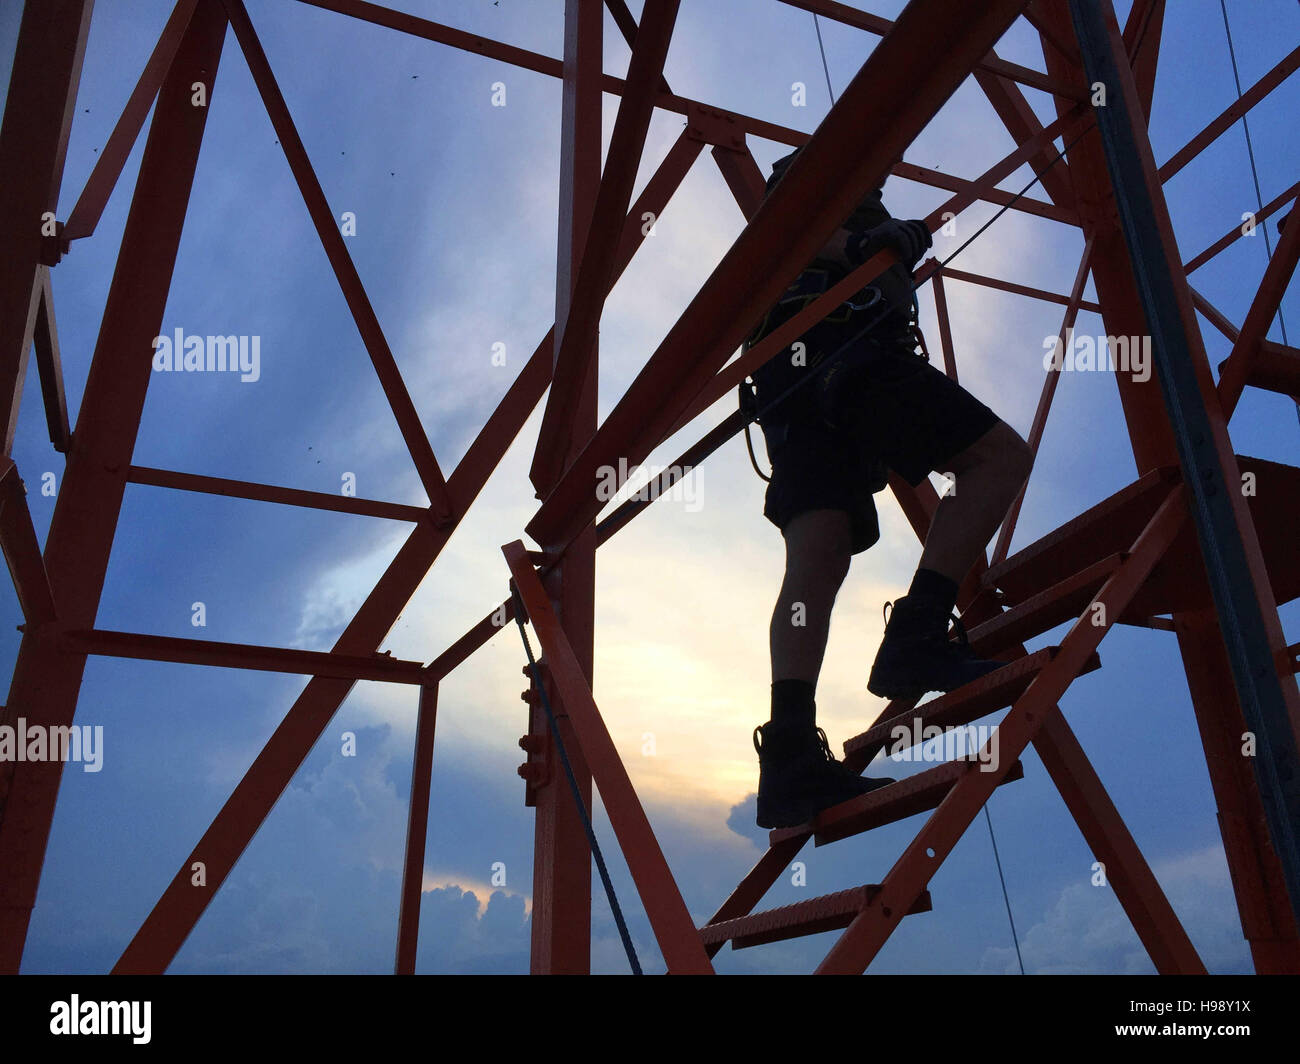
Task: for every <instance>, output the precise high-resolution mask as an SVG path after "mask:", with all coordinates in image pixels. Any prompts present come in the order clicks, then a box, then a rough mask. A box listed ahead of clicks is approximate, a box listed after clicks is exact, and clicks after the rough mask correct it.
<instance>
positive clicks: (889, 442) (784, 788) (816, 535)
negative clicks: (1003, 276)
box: [742, 150, 1033, 828]
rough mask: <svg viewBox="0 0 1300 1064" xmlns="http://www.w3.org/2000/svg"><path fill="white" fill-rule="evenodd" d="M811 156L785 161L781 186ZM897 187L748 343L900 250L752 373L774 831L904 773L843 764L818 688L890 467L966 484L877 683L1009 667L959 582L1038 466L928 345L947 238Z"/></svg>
mask: <svg viewBox="0 0 1300 1064" xmlns="http://www.w3.org/2000/svg"><path fill="white" fill-rule="evenodd" d="M798 155H799V150H796V151H794V152H792V153H791V154H789V155H787V156H785V157H784V158H782V159H779V160H778V161H777V162H776V164H775V165H774V166H773V169H772V175H771V177H770V178H769V179H768V182H767V194H768V195H770V194H771V192H772V190H773V189H774V188H775V187H776V185H777V184H778V183H779V182H780V180H781V178H782V176H783V175H784V174H785V172H786V170H787V169H788V167H789V166H790V164H791V163H792V162H793V161H794V160H795V159H796V158H797V157H798ZM882 188H883V182H882V186H881V187H877V188H875V189H873V190H872V192H871V193H869V194H868V195H867V196H866V197H865V198H864V199H863V200H862V201H861V203H859V204H858V206H857V207H856V208H855V209H854V211H853V213H852V214H851V215H850V216H849V217H848V218H847V219H846V220H845V221H844V223H843V224H842V225H841V227H840V228H839V229H838V230H837V231H836V232H835V233H834V234H833V235H832V236H831V238H830V240H829V241H828V242H827V244H826V245H825V246H824V247H823V248H822V250H821V251H820V252H819V253H818V255H817V256H816V257H815V258H814V259H813V261H812V262H811V263H810V264H809V265H808V267H807V268H806V269H805V270H804V271H803V272H802V273H801V274H800V275H799V277H798V278H797V279H796V280H795V281H794V282H793V283H792V284H791V285H790V287H789V288H788V289H787V290H786V291H785V293H784V294H783V295H782V297H781V299H780V300H778V302H777V303H776V305H775V306H773V307H772V308H771V309H770V310H769V311H768V313H767V315H766V316H765V317H764V318H763V320H762V321H761V322H760V323H759V324H758V325H757V326H756V328H755V329H754V330H753V332H752V333H751V334H750V336H749V337H748V339H747V340H746V341H745V347H746V349H748V348H750V347H753V346H754V345H755V344H757V343H758V342H760V341H761V340H762V339H763V338H764V337H765V336H767V335H768V334H769V333H771V332H772V331H773V330H774V329H776V328H778V327H779V326H780V325H782V324H784V323H785V322H786V321H788V320H789V319H790V318H792V317H793V316H794V315H795V314H796V313H798V312H799V311H800V310H802V309H803V308H804V307H805V306H807V305H808V304H809V303H810V302H812V301H813V300H814V299H816V298H817V297H818V296H819V295H821V294H822V293H823V292H825V291H826V290H828V289H829V288H831V287H832V286H834V285H835V284H836V283H838V282H839V281H840V280H842V279H843V278H844V277H846V276H847V275H848V274H849V273H850V272H851V271H852V270H853V269H854V268H856V267H857V266H859V265H861V264H862V263H863V262H865V261H866V260H867V259H869V258H871V257H872V256H873V255H875V254H876V253H877V252H878V251H881V250H882V249H886V248H888V249H891V250H893V251H894V252H895V253H896V254H897V256H898V260H899V261H898V262H897V263H896V264H894V265H891V266H890V267H889V268H888V269H887V270H885V272H884V273H883V274H881V276H880V277H879V278H878V279H877V280H876V281H875V282H874V283H873V284H872V285H870V286H868V287H867V288H865V289H863V290H861V291H860V292H858V293H855V295H854V296H852V297H851V298H850V299H849V300H847V301H846V302H845V303H844V304H843V305H842V306H840V307H839V308H837V309H836V310H835V311H833V312H832V313H831V314H830V315H828V316H827V317H826V318H825V319H824V320H823V321H822V322H820V323H819V324H818V325H816V326H814V327H813V328H811V329H809V330H808V331H807V332H806V333H804V334H803V335H802V336H801V337H800V338H799V340H798V341H797V342H795V343H794V344H792V345H791V347H790V348H789V349H788V350H787V351H785V352H782V353H778V354H777V355H775V356H774V357H772V358H771V359H769V360H768V361H767V362H766V363H765V364H764V365H762V366H761V367H759V368H758V369H757V370H756V371H755V372H754V373H753V374H752V378H753V382H754V383H753V388H752V389H750V390H749V395H748V402H749V405H750V408H751V410H752V412H753V413H754V414H755V415H756V419H757V420H758V422H759V425H760V428H761V429H762V432H763V437H764V442H765V443H766V446H767V452H768V458H769V461H770V462H771V465H772V475H771V478H770V483H769V484H768V487H767V492H766V496H765V499H764V506H763V513H764V515H765V516H766V517H767V518H768V520H770V521H771V522H772V523H773V524H775V525H776V526H777V528H778V529H780V531H781V534H782V536H783V538H784V540H785V548H786V560H785V575H784V579H783V581H782V584H781V591H780V594H779V596H778V598H777V602H776V607H775V609H774V611H773V614H772V622H771V628H770V644H771V647H770V648H771V656H772V704H771V715H770V719H769V720H768V722H767V723H766V724H763V725H760V726H759V727H757V728H755V729H754V747H755V750H756V751H757V753H758V757H759V785H758V814H757V820H758V824H759V826H760V827H764V828H773V827H791V826H794V825H797V824H802V823H806V822H807V821H809V820H810V819H812V818H813V817H814V816H816V815H817V813H819V812H820V811H821V810H823V809H825V808H828V807H829V806H832V805H837V804H839V803H841V802H844V801H848V800H849V799H851V798H854V797H856V796H858V795H861V794H865V793H867V792H869V791H871V790H873V789H875V788H877V787H880V786H883V785H885V784H888V783H892V782H894V781H893V780H891V779H872V778H869V777H862V776H859V775H858V774H857V773H855V772H853V771H852V770H851V769H850V768H849V767H847V766H846V765H844V764H843V763H841V762H839V761H837V760H836V759H835V757H834V755H833V754H832V753H831V750H830V745H829V742H828V741H827V738H826V734H825V732H824V731H822V729H821V728H819V727H817V723H816V699H815V693H816V687H817V679H818V675H819V673H820V671H821V665H822V659H823V656H824V654H825V650H826V641H827V636H828V634H829V630H830V617H831V610H832V608H833V606H834V603H835V597H836V594H837V593H838V591H839V588H840V586H841V585H842V584H843V582H844V579H845V577H846V576H847V574H848V570H849V563H850V560H851V558H852V556H853V555H855V554H860V553H861V552H863V551H865V550H867V549H868V548H869V547H871V546H872V545H873V544H874V543H876V542H877V541H878V540H879V538H880V528H879V522H878V518H877V514H876V509H875V504H874V501H873V499H872V496H873V494H874V493H875V492H877V491H880V490H882V489H883V488H884V487H885V485H886V483H887V480H888V471H890V470H892V471H893V472H894V473H896V474H897V475H898V476H900V477H901V478H902V479H904V480H905V481H907V483H909V484H911V485H913V486H915V485H917V484H920V483H921V481H922V480H924V479H926V477H928V476H929V474H930V473H931V472H932V471H937V472H941V473H944V474H946V475H949V476H951V477H952V478H954V479H955V483H956V485H959V489H957V490H953V491H950V492H948V493H947V494H945V495H944V497H943V498H942V499H941V501H940V502H939V505H938V508H937V509H936V511H935V513H934V517H933V519H932V521H931V524H930V530H929V534H928V535H927V536H926V540H925V546H924V549H923V551H922V554H921V559H920V564H919V565H918V567H917V569H916V572H915V574H914V575H913V577H912V580H911V585H910V587H909V588H908V591H907V593H906V595H904V596H903V597H901V598H899V599H897V600H896V601H894V602H893V603H892V612H890V613H889V615H888V617H887V624H886V627H885V634H884V639H883V641H882V642H881V645H880V648H879V650H878V651H877V653H876V656H875V660H874V662H873V664H872V666H871V671H870V675H869V678H868V681H867V689H868V690H869V691H870V692H871V693H872V694H874V695H877V696H879V697H881V698H888V699H915V698H919V697H921V696H922V695H924V694H925V693H927V692H929V691H951V690H955V689H956V688H958V687H960V686H962V685H963V684H966V683H969V682H970V681H972V680H975V679H978V678H979V677H981V676H984V675H986V674H987V673H989V672H991V671H993V670H994V669H997V668H1000V667H1001V666H1002V665H1003V664H1004V663H1003V662H999V661H984V660H981V659H979V658H977V657H976V656H975V654H974V653H973V652H972V650H971V649H970V646H969V643H968V642H967V641H966V637H965V631H964V629H963V628H962V626H961V620H960V618H956V617H954V616H953V610H954V607H955V606H956V601H957V591H958V586H959V585H960V583H961V581H962V579H963V578H964V577H965V575H966V573H967V571H968V570H969V569H970V568H971V566H972V565H973V564H974V563H975V561H976V559H977V558H978V557H979V555H980V553H981V552H982V551H983V549H984V547H985V545H986V544H987V543H988V540H989V538H990V537H991V536H992V535H993V533H994V532H995V531H996V530H997V527H998V525H999V524H1000V523H1001V522H1002V519H1003V517H1004V516H1005V515H1006V513H1007V510H1008V508H1009V507H1010V505H1011V503H1012V501H1013V500H1014V499H1015V497H1016V495H1017V493H1018V492H1019V490H1020V488H1021V487H1022V486H1023V485H1024V483H1025V481H1026V479H1027V478H1028V476H1029V471H1030V467H1031V465H1032V461H1033V456H1032V452H1031V451H1030V449H1029V446H1028V444H1026V443H1025V441H1024V440H1023V439H1022V438H1021V437H1020V436H1019V434H1017V433H1016V432H1015V430H1013V429H1012V428H1011V427H1010V426H1009V425H1007V424H1006V423H1005V422H1004V421H1002V420H1001V419H1000V418H998V416H997V415H996V414H994V413H993V411H992V410H990V409H989V408H988V407H987V406H985V405H984V404H983V403H982V402H980V401H979V400H978V399H976V398H975V397H974V396H972V395H971V394H970V393H969V392H967V391H966V390H965V389H964V388H962V387H960V386H959V385H958V384H957V383H956V382H955V381H953V380H951V379H949V378H948V377H947V376H945V375H944V374H943V373H941V372H939V371H938V370H937V369H935V368H934V367H933V366H931V365H930V363H929V360H928V358H926V357H925V356H924V355H923V354H918V353H917V347H918V342H917V341H918V336H919V334H918V332H917V330H916V297H915V291H914V288H913V284H912V271H913V269H914V268H915V266H916V264H917V262H919V261H920V259H921V257H922V255H923V254H924V253H925V250H926V249H927V248H929V247H930V245H931V236H930V232H929V230H928V229H927V227H926V225H925V223H924V222H922V221H919V220H910V221H900V220H898V219H895V218H893V217H892V216H891V215H890V214H889V212H888V211H887V210H886V209H885V207H884V205H883V203H882V202H881V192H882ZM921 346H922V348H923V345H921ZM746 388H748V385H745V386H742V402H744V401H745V399H744V396H745V394H746V393H745V389H746ZM889 605H890V604H889V603H886V606H887V607H888V606H889ZM796 617H798V619H799V620H800V621H801V622H802V623H795V618H796ZM950 621H953V622H954V625H953V627H954V633H953V635H954V636H955V638H954V637H951V636H950V634H949V623H950Z"/></svg>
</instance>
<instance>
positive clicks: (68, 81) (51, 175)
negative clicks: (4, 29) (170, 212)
mask: <svg viewBox="0 0 1300 1064" xmlns="http://www.w3.org/2000/svg"><path fill="white" fill-rule="evenodd" d="M93 6H94V4H93V0H28V2H27V4H25V5H24V7H23V17H22V21H21V22H20V23H19V27H18V45H17V48H16V50H15V51H14V63H13V70H12V73H11V74H10V77H9V95H8V97H7V99H6V101H5V113H4V121H3V122H2V123H0V188H2V189H4V197H5V205H4V210H3V211H0V248H3V249H4V254H2V255H0V411H3V413H4V418H5V422H4V424H3V425H2V426H0V433H3V436H4V440H3V443H4V453H5V454H8V453H9V451H10V448H11V446H12V443H13V433H14V426H15V424H16V422H17V419H18V403H19V400H20V398H21V397H22V389H23V378H24V376H26V370H27V357H28V353H29V351H30V347H31V333H30V332H29V331H28V328H27V326H28V321H29V311H30V310H31V307H32V290H33V288H34V287H35V285H36V280H37V270H38V268H39V266H40V265H41V263H42V262H46V260H49V261H54V262H57V261H58V258H57V255H55V254H53V251H52V249H54V248H56V247H57V244H56V241H55V239H54V238H52V237H47V236H45V235H43V234H42V228H43V222H42V218H41V215H42V214H44V213H45V212H46V211H49V212H51V213H53V212H54V211H56V210H57V209H58V206H59V186H60V185H61V184H62V182H63V159H64V155H65V154H66V152H67V149H68V132H69V130H70V129H71V128H72V110H73V108H74V107H75V106H76V103H77V85H78V83H79V82H80V81H81V62H82V58H83V57H84V55H85V51H86V33H87V31H88V30H89V28H90V12H91V9H92V7H93Z"/></svg>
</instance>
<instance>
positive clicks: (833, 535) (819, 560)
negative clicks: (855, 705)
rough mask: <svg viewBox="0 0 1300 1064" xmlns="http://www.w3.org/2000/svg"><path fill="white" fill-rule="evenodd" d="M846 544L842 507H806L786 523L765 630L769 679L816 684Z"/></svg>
mask: <svg viewBox="0 0 1300 1064" xmlns="http://www.w3.org/2000/svg"><path fill="white" fill-rule="evenodd" d="M851 547H852V541H851V537H850V525H849V515H848V514H847V513H845V512H844V511H842V510H810V511H808V512H807V513H803V514H800V515H799V516H798V517H796V518H794V520H792V521H791V522H790V523H789V524H788V525H786V528H785V580H784V581H783V582H782V584H781V594H780V596H779V597H778V599H777V602H776V609H775V610H774V611H773V613H772V626H771V632H770V636H771V647H772V680H773V682H776V681H778V680H804V681H806V682H808V683H810V684H812V685H814V686H816V683H817V675H818V673H819V672H821V667H822V658H823V656H824V655H825V653H826V639H827V637H828V635H829V634H830V623H831V608H832V607H833V606H834V605H835V596H836V594H837V593H838V591H839V589H840V585H841V584H843V583H844V577H845V576H846V575H847V574H848V571H849V559H850V557H851Z"/></svg>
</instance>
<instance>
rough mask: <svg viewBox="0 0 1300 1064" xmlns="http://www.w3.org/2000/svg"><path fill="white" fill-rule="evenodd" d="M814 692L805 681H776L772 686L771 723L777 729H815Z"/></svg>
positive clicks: (815, 707) (812, 686) (813, 686)
mask: <svg viewBox="0 0 1300 1064" xmlns="http://www.w3.org/2000/svg"><path fill="white" fill-rule="evenodd" d="M815 691H816V687H815V685H813V684H811V683H809V682H808V681H807V680H777V681H776V682H775V683H773V684H772V723H773V724H775V725H776V726H777V727H778V728H787V727H792V728H800V729H804V728H807V729H809V730H811V729H812V728H814V727H816V720H817V703H816V702H815V701H814V700H813V695H814V693H815Z"/></svg>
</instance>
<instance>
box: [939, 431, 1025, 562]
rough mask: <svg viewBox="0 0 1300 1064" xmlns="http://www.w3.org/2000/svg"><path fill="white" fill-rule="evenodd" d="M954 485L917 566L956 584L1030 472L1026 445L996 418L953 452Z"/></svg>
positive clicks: (941, 504) (952, 470) (950, 463)
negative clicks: (968, 442) (981, 431)
mask: <svg viewBox="0 0 1300 1064" xmlns="http://www.w3.org/2000/svg"><path fill="white" fill-rule="evenodd" d="M948 465H949V468H948V469H947V470H943V472H950V473H952V474H953V476H954V477H955V478H956V490H955V491H954V492H951V493H950V494H948V495H945V496H944V497H943V499H941V500H940V502H939V507H938V509H937V510H935V513H934V519H933V520H932V521H931V522H930V533H929V535H927V536H926V538H925V550H924V551H923V552H922V554H921V566H920V567H921V568H922V569H930V570H933V571H934V572H936V573H941V574H943V575H944V576H946V577H948V579H950V580H952V581H954V582H955V583H958V584H960V583H961V581H962V580H963V579H964V578H965V576H966V573H967V572H968V571H969V570H970V567H971V566H972V565H974V564H975V561H976V559H977V558H978V557H979V555H980V552H981V551H982V550H983V549H984V547H985V546H986V545H987V544H988V541H989V539H990V538H991V537H992V535H993V533H994V532H996V531H997V527H998V525H999V524H1001V523H1002V519H1003V518H1004V517H1005V516H1006V513H1007V510H1008V509H1009V508H1010V506H1011V503H1012V502H1013V501H1014V500H1015V497H1016V493H1017V492H1018V491H1019V490H1020V488H1021V487H1022V486H1023V485H1024V483H1025V480H1026V479H1027V478H1028V476H1029V470H1030V467H1031V466H1032V465H1033V457H1032V455H1031V454H1030V451H1029V445H1028V444H1027V443H1025V441H1024V440H1022V439H1021V438H1020V436H1019V435H1018V434H1017V433H1016V431H1015V430H1014V429H1012V428H1011V426H1009V425H1008V424H1006V422H1003V421H999V422H998V423H997V424H996V425H995V426H993V428H991V429H989V431H988V432H986V433H985V434H984V435H983V436H982V437H980V438H979V439H978V440H976V441H975V442H974V443H973V444H971V445H970V446H969V447H967V448H966V450H964V451H962V452H961V453H960V454H959V455H957V456H956V457H955V458H953V459H952V460H951V461H950V462H949V463H948Z"/></svg>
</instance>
